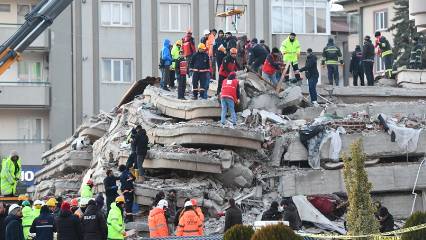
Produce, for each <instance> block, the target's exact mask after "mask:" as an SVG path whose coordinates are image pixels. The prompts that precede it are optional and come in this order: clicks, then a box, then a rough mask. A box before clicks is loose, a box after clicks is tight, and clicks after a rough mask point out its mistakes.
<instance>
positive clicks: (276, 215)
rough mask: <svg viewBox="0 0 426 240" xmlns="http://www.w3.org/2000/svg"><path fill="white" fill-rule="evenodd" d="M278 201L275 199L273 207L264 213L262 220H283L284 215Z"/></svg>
mask: <svg viewBox="0 0 426 240" xmlns="http://www.w3.org/2000/svg"><path fill="white" fill-rule="evenodd" d="M278 207H279V205H278V202H277V201H273V202H272V203H271V207H270V208H269V209H268V210H266V211H265V212H264V213H263V214H262V218H261V221H281V220H282V218H283V216H282V214H281V213H280V212H279V211H278Z"/></svg>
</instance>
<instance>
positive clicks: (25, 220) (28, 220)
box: [22, 206, 35, 239]
mask: <svg viewBox="0 0 426 240" xmlns="http://www.w3.org/2000/svg"><path fill="white" fill-rule="evenodd" d="M34 219H35V218H34V213H33V210H32V209H31V207H29V206H25V207H23V208H22V228H23V229H24V238H25V239H28V236H29V235H30V228H31V224H33V221H34Z"/></svg>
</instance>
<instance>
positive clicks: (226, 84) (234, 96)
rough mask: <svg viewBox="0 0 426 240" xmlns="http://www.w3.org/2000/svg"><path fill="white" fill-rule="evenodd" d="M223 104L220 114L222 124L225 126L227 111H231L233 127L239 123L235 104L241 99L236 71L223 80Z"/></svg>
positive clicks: (221, 97)
mask: <svg viewBox="0 0 426 240" xmlns="http://www.w3.org/2000/svg"><path fill="white" fill-rule="evenodd" d="M220 99H221V105H222V113H221V115H220V122H221V123H222V126H225V119H226V114H227V111H228V110H229V112H230V113H231V119H232V125H233V127H234V126H235V125H237V114H236V113H235V104H238V103H239V101H240V100H239V99H240V87H239V83H238V80H237V79H236V74H235V72H231V73H230V74H229V75H228V78H227V79H225V80H224V81H223V84H222V92H221V96H220Z"/></svg>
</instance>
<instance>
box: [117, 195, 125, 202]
mask: <svg viewBox="0 0 426 240" xmlns="http://www.w3.org/2000/svg"><path fill="white" fill-rule="evenodd" d="M115 202H116V203H124V197H123V196H118V197H117V198H115Z"/></svg>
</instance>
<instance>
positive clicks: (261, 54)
mask: <svg viewBox="0 0 426 240" xmlns="http://www.w3.org/2000/svg"><path fill="white" fill-rule="evenodd" d="M251 44H252V45H251V48H250V52H249V61H248V65H249V66H250V68H251V70H252V71H254V72H255V73H259V68H260V67H261V66H262V64H263V63H264V62H265V59H266V57H268V54H269V53H268V51H266V49H265V48H264V47H262V46H261V45H259V44H258V42H257V38H253V39H252V40H251Z"/></svg>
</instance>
